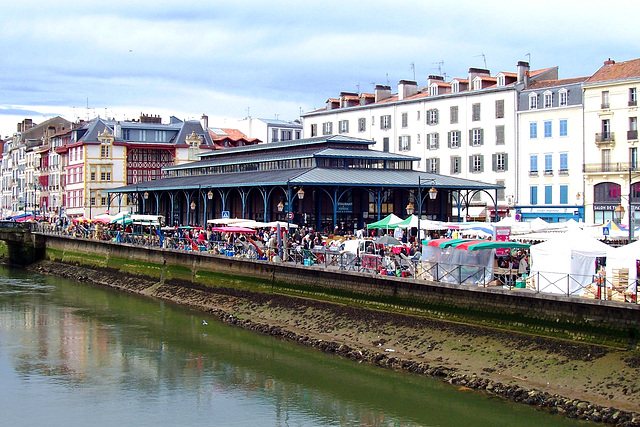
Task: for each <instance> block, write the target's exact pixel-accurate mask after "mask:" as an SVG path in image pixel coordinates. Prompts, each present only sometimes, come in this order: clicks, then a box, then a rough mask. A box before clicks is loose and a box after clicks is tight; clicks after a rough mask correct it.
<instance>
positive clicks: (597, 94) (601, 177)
mask: <svg viewBox="0 0 640 427" xmlns="http://www.w3.org/2000/svg"><path fill="white" fill-rule="evenodd" d="M638 89H640V59H634V60H630V61H625V62H619V63H616V62H615V61H614V60H611V59H609V60H607V61H605V62H604V65H603V66H602V67H601V68H600V69H599V70H598V71H597V72H596V73H595V74H593V75H592V76H591V77H590V78H589V79H588V80H587V81H586V82H585V83H584V85H583V96H584V145H585V156H584V196H585V216H586V221H587V222H596V223H601V222H604V221H606V220H608V219H616V220H617V219H618V218H616V216H618V217H620V219H621V221H622V223H623V224H626V225H628V224H629V222H630V221H629V219H630V218H633V221H632V224H633V225H634V226H636V227H637V226H638V225H639V224H640V169H639V168H638Z"/></svg>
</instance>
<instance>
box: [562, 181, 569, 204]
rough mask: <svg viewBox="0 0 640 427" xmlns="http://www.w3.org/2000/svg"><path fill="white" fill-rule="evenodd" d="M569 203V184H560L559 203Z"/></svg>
mask: <svg viewBox="0 0 640 427" xmlns="http://www.w3.org/2000/svg"><path fill="white" fill-rule="evenodd" d="M567 203H569V186H568V185H561V186H560V204H561V205H566V204H567Z"/></svg>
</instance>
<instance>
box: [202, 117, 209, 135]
mask: <svg viewBox="0 0 640 427" xmlns="http://www.w3.org/2000/svg"><path fill="white" fill-rule="evenodd" d="M200 123H201V124H202V129H204V130H205V131H206V130H207V129H209V116H207V115H206V114H203V115H202V117H200Z"/></svg>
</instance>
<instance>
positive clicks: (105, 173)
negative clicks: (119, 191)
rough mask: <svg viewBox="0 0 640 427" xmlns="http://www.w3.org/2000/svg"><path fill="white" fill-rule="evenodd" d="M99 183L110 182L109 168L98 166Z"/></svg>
mask: <svg viewBox="0 0 640 427" xmlns="http://www.w3.org/2000/svg"><path fill="white" fill-rule="evenodd" d="M100 181H111V166H100Z"/></svg>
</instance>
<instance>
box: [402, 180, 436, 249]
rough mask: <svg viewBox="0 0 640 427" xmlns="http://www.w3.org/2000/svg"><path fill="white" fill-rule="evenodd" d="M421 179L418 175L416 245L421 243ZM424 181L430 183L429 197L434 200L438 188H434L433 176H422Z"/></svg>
mask: <svg viewBox="0 0 640 427" xmlns="http://www.w3.org/2000/svg"><path fill="white" fill-rule="evenodd" d="M422 181H423V178H422V177H421V176H419V177H418V199H417V201H418V246H421V245H422V233H421V230H420V217H421V216H422ZM424 181H425V183H426V184H430V185H431V189H429V199H431V200H435V199H436V197H437V196H438V190H436V187H435V185H436V180H435V179H433V178H424ZM408 207H409V206H408V205H407V208H408ZM412 207H413V206H412ZM412 210H413V209H412ZM407 211H408V209H407Z"/></svg>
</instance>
